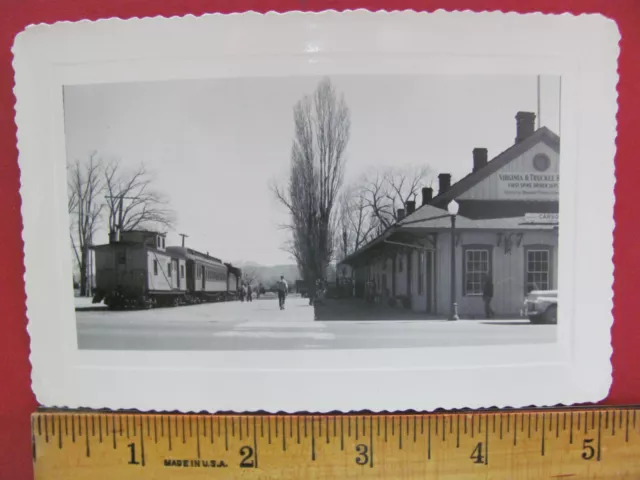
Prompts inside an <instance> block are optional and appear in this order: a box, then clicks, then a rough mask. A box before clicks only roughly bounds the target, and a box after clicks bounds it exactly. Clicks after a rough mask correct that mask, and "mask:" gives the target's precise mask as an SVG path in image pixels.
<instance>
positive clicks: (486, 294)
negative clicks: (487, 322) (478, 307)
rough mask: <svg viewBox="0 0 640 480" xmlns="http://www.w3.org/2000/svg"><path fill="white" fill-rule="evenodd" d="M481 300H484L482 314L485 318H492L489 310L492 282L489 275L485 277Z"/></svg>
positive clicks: (491, 297)
mask: <svg viewBox="0 0 640 480" xmlns="http://www.w3.org/2000/svg"><path fill="white" fill-rule="evenodd" d="M482 299H483V300H484V313H485V315H486V317H487V318H491V317H493V316H494V311H493V309H492V308H491V300H492V299H493V281H492V280H491V275H488V274H487V275H485V280H484V285H483V287H482Z"/></svg>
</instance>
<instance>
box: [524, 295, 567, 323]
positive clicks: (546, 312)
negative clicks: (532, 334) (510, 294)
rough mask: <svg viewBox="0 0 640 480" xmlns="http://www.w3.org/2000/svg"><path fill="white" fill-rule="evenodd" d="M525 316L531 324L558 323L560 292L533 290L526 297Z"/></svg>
mask: <svg viewBox="0 0 640 480" xmlns="http://www.w3.org/2000/svg"><path fill="white" fill-rule="evenodd" d="M523 316H525V317H528V318H529V321H530V322H531V323H551V324H556V323H558V291H557V290H532V291H531V292H529V294H528V295H527V296H526V297H525V300H524V308H523Z"/></svg>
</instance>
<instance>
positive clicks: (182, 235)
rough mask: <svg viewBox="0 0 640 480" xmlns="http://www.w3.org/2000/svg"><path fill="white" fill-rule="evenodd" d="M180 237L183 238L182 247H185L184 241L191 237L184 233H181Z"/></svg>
mask: <svg viewBox="0 0 640 480" xmlns="http://www.w3.org/2000/svg"><path fill="white" fill-rule="evenodd" d="M178 235H180V236H181V237H182V246H183V247H184V239H185V238H186V237H188V236H189V235H186V234H184V233H179V234H178Z"/></svg>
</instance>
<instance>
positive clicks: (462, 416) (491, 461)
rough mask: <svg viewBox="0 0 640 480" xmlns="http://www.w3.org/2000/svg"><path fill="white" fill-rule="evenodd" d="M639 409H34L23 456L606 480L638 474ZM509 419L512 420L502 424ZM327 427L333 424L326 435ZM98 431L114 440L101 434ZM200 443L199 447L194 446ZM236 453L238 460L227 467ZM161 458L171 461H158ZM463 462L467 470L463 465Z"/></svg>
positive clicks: (172, 472)
mask: <svg viewBox="0 0 640 480" xmlns="http://www.w3.org/2000/svg"><path fill="white" fill-rule="evenodd" d="M638 410H640V406H638V407H635V406H634V407H596V406H594V407H585V408H572V407H563V408H559V407H556V408H553V407H552V408H544V409H538V410H536V409H527V410H521V411H504V410H502V411H500V410H497V409H496V410H485V411H459V412H455V411H454V412H451V413H439V412H434V413H419V412H416V413H393V414H391V413H389V414H387V413H376V414H370V413H356V414H351V413H348V414H337V415H323V414H311V413H309V414H300V415H295V414H293V415H270V414H255V415H254V414H239V415H235V414H219V415H216V414H214V415H208V414H179V415H173V414H158V413H154V414H146V413H135V412H123V413H119V412H118V413H108V412H106V413H104V412H95V413H94V412H91V411H82V412H74V411H70V412H52V413H49V412H46V411H45V412H36V413H34V414H33V415H32V419H31V435H32V443H33V444H32V457H33V463H34V465H36V463H37V467H34V468H35V477H34V478H35V480H47V478H50V477H46V475H47V473H46V472H53V471H56V472H57V473H56V474H57V475H60V476H59V477H55V478H65V479H68V480H77V479H79V478H80V477H78V475H79V474H80V472H82V474H83V475H87V476H89V477H92V476H93V477H96V478H105V477H104V475H105V474H106V473H105V472H107V470H101V469H106V468H111V469H112V470H109V471H110V472H111V473H110V475H111V474H112V475H113V477H112V478H123V480H129V479H132V478H134V477H135V478H140V479H141V480H145V479H150V478H154V479H157V480H165V479H169V478H171V479H172V480H174V479H175V480H187V479H188V478H189V479H190V478H194V476H193V475H194V473H195V472H196V471H202V470H201V469H200V468H184V469H183V468H179V469H176V468H163V467H175V466H184V467H208V466H214V467H216V469H215V471H214V470H213V469H211V470H209V469H207V471H210V472H211V473H208V474H207V478H209V475H211V478H219V477H220V476H221V477H220V478H225V477H226V476H230V477H235V476H237V472H238V469H239V470H244V468H241V467H252V468H250V470H253V471H255V472H256V473H257V472H260V473H259V476H260V477H261V478H263V477H264V478H266V477H268V478H272V477H273V478H275V477H277V478H283V479H287V478H292V479H293V478H300V475H302V476H311V477H317V476H318V475H320V476H322V474H321V473H320V472H322V471H329V470H327V469H329V468H330V469H331V471H332V472H334V476H336V478H355V477H358V478H359V477H360V476H363V475H364V472H365V470H363V471H362V472H361V473H360V474H358V473H357V472H358V470H357V469H360V468H365V469H366V472H367V473H366V475H364V476H366V477H371V478H385V476H384V474H385V473H386V474H389V472H390V471H391V469H393V468H396V467H395V465H397V462H398V460H399V459H400V458H402V460H401V461H402V464H403V474H404V473H406V476H408V477H409V478H424V476H425V475H426V476H428V477H430V476H432V475H434V472H440V473H439V475H441V477H440V478H442V479H446V480H449V479H453V478H458V477H459V476H462V475H464V473H463V472H465V471H468V468H472V469H473V471H474V472H477V473H474V475H479V476H482V477H483V478H498V477H499V478H514V477H515V476H517V472H516V471H515V470H514V469H515V468H516V467H517V465H516V464H513V462H512V460H511V459H512V458H513V455H518V456H519V457H520V458H523V459H524V461H525V462H526V465H528V467H527V468H529V469H532V470H531V471H536V472H539V473H540V474H541V475H542V476H544V477H545V478H560V477H565V476H568V474H567V472H570V473H571V475H572V476H576V477H580V478H581V477H582V476H595V477H594V478H612V477H616V475H617V476H620V475H621V474H622V473H626V474H627V475H628V476H630V477H631V478H640V465H636V463H637V462H635V461H633V459H635V458H640V431H638V429H637V423H636V428H634V425H633V423H634V422H633V421H634V417H635V418H637V413H636V412H637V411H638ZM151 415H153V418H150V416H151ZM338 416H340V419H338ZM498 416H499V418H498ZM69 417H70V418H69ZM178 417H180V418H178ZM185 417H186V418H185ZM206 417H209V418H208V419H207V418H206ZM345 417H346V418H345ZM381 417H382V418H381ZM410 417H413V418H410ZM418 417H419V418H418ZM454 417H455V418H454ZM172 418H173V422H172V421H171V419H172ZM272 419H273V420H272ZM511 419H512V420H513V424H514V425H511ZM351 420H353V423H351ZM271 421H275V422H276V426H277V428H278V430H279V432H278V433H279V434H280V433H281V434H282V436H283V438H282V442H279V441H272V443H271V444H270V443H269V442H268V441H267V433H268V430H269V426H270V427H271V428H274V425H271ZM389 421H391V425H390V426H389V424H388V423H389ZM396 421H397V425H396ZM441 421H442V424H440V422H441ZM447 421H448V422H449V427H448V428H449V429H450V430H452V431H453V430H455V432H453V433H454V434H455V440H454V436H453V435H450V436H449V438H447V436H446V430H447V425H446V424H447ZM103 422H104V423H103ZM158 422H160V425H159V426H158ZM165 422H167V425H165ZM193 422H195V425H194V424H193ZM228 422H232V425H228ZM236 422H237V423H236ZM258 422H260V425H258ZM265 422H267V425H264V423H265ZM287 422H289V430H290V433H291V434H292V435H293V439H296V434H295V433H294V432H293V431H292V430H293V422H296V427H297V430H298V432H297V433H298V435H299V446H298V447H297V448H293V446H292V445H290V444H289V445H287V443H288V442H287V440H286V437H287V434H286V431H287ZM331 422H333V423H334V430H333V431H331ZM434 422H435V424H434ZM454 422H455V424H456V425H453V424H454ZM116 423H117V424H118V425H120V428H118V425H117V424H116ZM300 423H302V424H300ZM338 423H340V425H339V427H340V428H338ZM345 423H346V424H347V425H345ZM465 423H466V427H467V429H466V434H465ZM65 424H66V425H67V429H66V432H67V433H66V435H65ZM145 425H146V427H145ZM216 425H217V427H216ZM225 426H226V429H225V433H224V437H225V450H226V451H227V452H229V453H228V454H226V455H223V454H224V452H225V450H221V451H220V452H218V453H214V452H217V448H216V449H215V450H211V448H213V447H207V446H206V445H208V444H206V439H207V437H209V439H211V438H213V437H214V436H215V430H214V429H215V428H218V431H219V435H220V436H222V435H223V434H222V430H223V427H225ZM167 427H168V428H167ZM229 427H231V428H229ZM236 427H237V431H236ZM349 427H350V428H349ZM507 427H509V428H511V427H513V430H514V431H513V438H512V439H510V438H509V435H510V432H509V433H507V432H506V428H507ZM187 429H188V430H189V431H188V432H187ZM232 429H233V431H230V430H232ZM265 429H267V432H265V431H264V430H265ZM354 429H355V431H354ZM440 429H442V436H441V435H440ZM116 430H118V431H120V435H118V434H117V433H116ZM181 430H182V431H181ZM338 430H340V431H338ZM134 432H135V435H134V434H133V433H134ZM434 432H435V436H434ZM584 432H586V435H585V437H586V438H585V437H583V434H584ZM349 434H350V435H349ZM109 435H111V436H113V440H111V441H109V439H108V438H106V437H108V436H109ZM125 435H128V437H129V440H128V441H127V442H125V441H121V442H118V441H117V437H118V436H120V437H125ZM388 435H392V436H397V439H394V440H395V441H389V442H387V443H385V444H384V445H382V443H383V442H384V441H385V440H387V439H388ZM56 436H57V437H58V438H57V439H56V438H55V437H56ZM201 436H202V438H203V439H205V443H202V442H201V439H200V437H201ZM345 436H347V437H348V440H347V441H345ZM63 437H65V438H63ZM83 437H84V438H83ZM180 437H182V439H183V442H179V444H180V445H181V446H180V448H173V450H175V452H174V453H173V455H175V456H172V447H176V446H175V445H172V444H173V439H175V438H180ZM411 437H413V441H412V440H411ZM66 439H68V440H69V441H65V440H66ZM125 439H126V437H125ZM293 439H292V443H294V444H295V443H296V442H295V440H293ZM389 440H390V439H389ZM132 442H133V443H132ZM503 442H504V443H503ZM103 443H104V444H105V445H104V446H102V444H103ZM110 444H111V445H110ZM182 445H183V446H182ZM338 447H339V448H338ZM241 449H242V451H241ZM189 452H191V453H189ZM238 452H239V453H240V457H239V458H238V460H237V461H235V460H234V458H236V457H235V455H238ZM397 455H400V457H397ZM470 457H471V458H470ZM208 458H212V459H213V460H209V459H208ZM129 459H132V461H129ZM174 459H175V460H174ZM203 459H204V460H203ZM169 461H170V462H178V464H177V465H169V463H168V462H169ZM158 462H159V465H158ZM180 462H183V464H180ZM201 462H204V463H201ZM210 463H211V465H210ZM470 463H471V464H476V465H477V466H473V467H469V464H470ZM163 464H164V465H163ZM132 465H135V467H134V466H132ZM158 466H159V467H160V468H159V469H158ZM78 467H81V468H78ZM136 467H137V468H136ZM143 467H144V468H143ZM150 467H151V468H150ZM217 467H223V468H217ZM291 467H294V468H293V469H292V468H291ZM119 469H122V470H119ZM318 469H320V470H318ZM480 469H482V470H480ZM533 469H535V470H533ZM405 470H406V472H405ZM481 471H482V472H483V473H480V472H481ZM124 472H130V473H124ZM135 472H138V473H135ZM145 472H148V473H145ZM214 472H217V473H214ZM234 472H235V473H234ZM245 473H246V472H245ZM200 475H202V474H200ZM254 475H255V474H254ZM295 475H297V477H296V476H295ZM249 476H251V475H249ZM474 478H475V477H474Z"/></svg>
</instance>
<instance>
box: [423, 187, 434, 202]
mask: <svg viewBox="0 0 640 480" xmlns="http://www.w3.org/2000/svg"><path fill="white" fill-rule="evenodd" d="M432 199H433V188H430V187H424V188H423V189H422V205H426V204H427V203H429V202H430V201H431V200H432Z"/></svg>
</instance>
